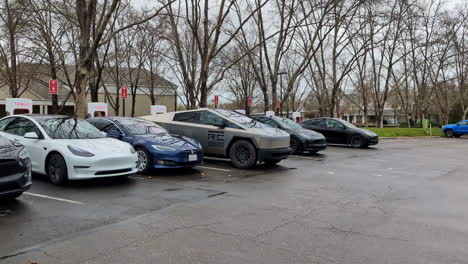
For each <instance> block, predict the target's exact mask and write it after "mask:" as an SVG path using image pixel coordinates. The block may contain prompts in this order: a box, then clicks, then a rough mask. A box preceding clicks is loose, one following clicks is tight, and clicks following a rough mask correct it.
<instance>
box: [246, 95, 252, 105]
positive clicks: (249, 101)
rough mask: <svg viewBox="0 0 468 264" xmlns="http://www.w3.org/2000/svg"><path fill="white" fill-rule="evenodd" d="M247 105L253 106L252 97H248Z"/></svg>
mask: <svg viewBox="0 0 468 264" xmlns="http://www.w3.org/2000/svg"><path fill="white" fill-rule="evenodd" d="M247 105H248V106H249V107H251V106H252V98H251V97H249V98H247Z"/></svg>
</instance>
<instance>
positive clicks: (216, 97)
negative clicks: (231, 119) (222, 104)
mask: <svg viewBox="0 0 468 264" xmlns="http://www.w3.org/2000/svg"><path fill="white" fill-rule="evenodd" d="M214 104H215V105H218V104H219V96H217V95H215V98H214Z"/></svg>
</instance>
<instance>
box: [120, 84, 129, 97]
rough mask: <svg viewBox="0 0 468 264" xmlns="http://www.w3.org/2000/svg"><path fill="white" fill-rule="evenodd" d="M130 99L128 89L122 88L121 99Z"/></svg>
mask: <svg viewBox="0 0 468 264" xmlns="http://www.w3.org/2000/svg"><path fill="white" fill-rule="evenodd" d="M127 97H128V87H125V86H124V87H120V98H121V99H127Z"/></svg>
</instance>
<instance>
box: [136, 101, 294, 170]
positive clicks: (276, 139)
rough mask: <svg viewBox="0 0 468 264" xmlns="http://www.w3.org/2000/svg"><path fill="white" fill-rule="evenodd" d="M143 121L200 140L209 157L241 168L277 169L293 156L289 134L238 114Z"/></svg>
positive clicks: (205, 112)
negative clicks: (275, 166)
mask: <svg viewBox="0 0 468 264" xmlns="http://www.w3.org/2000/svg"><path fill="white" fill-rule="evenodd" d="M141 118H144V119H147V120H150V121H153V122H156V123H158V124H159V125H161V126H162V127H164V128H165V129H167V130H168V131H169V132H170V133H172V134H178V135H183V136H187V137H191V138H194V139H196V140H198V141H199V142H200V143H201V144H202V146H203V151H204V153H205V155H207V156H215V157H222V158H230V159H231V162H232V164H233V165H234V166H235V167H237V168H242V169H248V168H251V167H253V166H255V165H256V164H257V162H264V163H266V164H269V165H273V164H276V163H278V162H280V161H281V160H283V159H286V158H287V157H288V155H289V153H290V149H289V134H288V133H286V132H284V131H282V130H280V129H277V128H273V127H271V126H268V125H266V124H263V123H261V122H258V121H256V120H254V119H251V118H250V117H247V116H245V115H242V114H239V113H237V112H234V111H229V110H224V109H205V108H200V109H197V110H189V111H180V112H171V113H166V114H160V115H152V116H144V117H141Z"/></svg>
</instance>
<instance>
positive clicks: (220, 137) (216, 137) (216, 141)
mask: <svg viewBox="0 0 468 264" xmlns="http://www.w3.org/2000/svg"><path fill="white" fill-rule="evenodd" d="M208 147H209V148H224V132H223V131H208Z"/></svg>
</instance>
